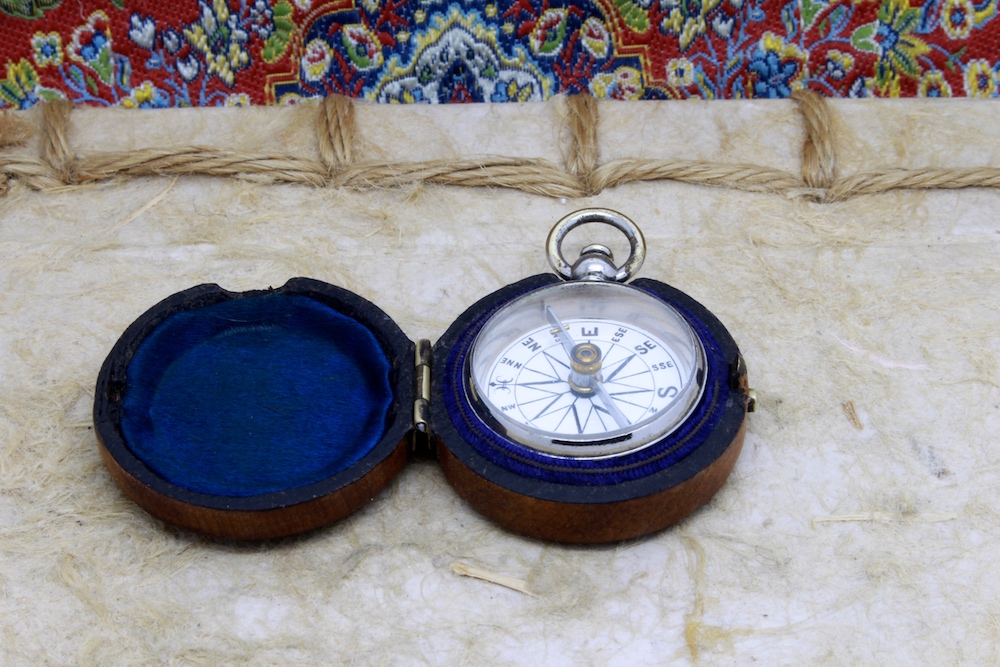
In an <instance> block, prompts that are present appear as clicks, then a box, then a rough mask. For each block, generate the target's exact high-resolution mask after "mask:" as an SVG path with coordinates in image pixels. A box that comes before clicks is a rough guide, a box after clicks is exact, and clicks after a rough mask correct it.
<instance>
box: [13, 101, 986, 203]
mask: <svg viewBox="0 0 1000 667" xmlns="http://www.w3.org/2000/svg"><path fill="white" fill-rule="evenodd" d="M792 99H793V100H794V101H795V102H796V103H797V105H798V108H799V110H800V112H801V114H802V117H803V122H804V126H805V139H804V141H803V146H802V173H801V175H795V174H792V173H790V172H787V171H784V170H781V169H775V168H772V167H765V166H761V165H755V164H729V163H721V162H712V161H706V160H680V159H667V160H656V159H644V158H623V159H617V160H611V161H609V162H606V163H603V164H601V163H600V161H599V149H598V145H599V142H598V136H599V135H598V130H599V115H598V109H599V105H598V102H597V100H596V99H594V98H593V97H591V96H589V95H575V96H571V97H568V98H565V99H564V101H563V102H562V104H563V106H562V111H563V113H562V123H563V124H564V126H565V129H566V131H567V134H568V135H569V145H568V147H567V150H566V152H565V155H566V158H565V163H564V165H562V166H560V165H557V164H554V163H552V162H550V161H548V160H542V159H532V158H512V157H503V156H499V157H481V158H467V159H458V160H427V161H423V162H384V161H371V160H359V159H358V150H357V147H358V145H359V139H360V137H359V132H358V128H357V123H356V119H355V107H356V105H357V103H356V102H355V101H354V100H352V99H350V98H347V97H342V96H338V95H331V96H328V97H326V98H325V99H324V100H323V102H322V103H321V104H320V105H318V108H317V116H316V124H315V127H316V142H317V148H318V152H319V160H315V159H312V158H304V157H300V156H296V155H289V154H255V153H244V152H240V151H232V150H227V149H219V148H214V147H204V146H187V147H176V148H144V149H138V150H133V151H114V152H105V153H96V154H92V155H85V156H77V155H76V154H75V153H74V151H73V150H72V147H71V145H70V142H69V127H70V116H71V114H72V111H73V105H72V103H70V102H67V101H55V102H49V103H46V104H43V105H42V122H41V126H40V128H39V130H40V133H41V142H40V155H39V157H32V156H29V155H24V154H15V153H11V152H9V151H2V150H0V196H3V195H5V194H6V193H7V192H8V190H9V188H10V181H11V180H18V181H20V182H22V183H24V184H25V185H26V186H28V187H30V188H34V189H37V190H50V189H53V188H58V187H61V186H65V185H69V184H74V183H89V182H94V181H102V180H106V179H109V178H113V177H118V176H143V175H161V174H162V175H194V174H202V175H216V176H230V177H241V178H255V179H258V180H266V181H274V182H285V183H305V184H309V185H314V186H317V187H322V186H333V187H339V188H351V189H357V190H363V189H368V188H376V187H399V186H406V185H414V184H418V183H436V184H441V185H454V186H466V187H500V188H513V189H517V190H521V191H524V192H529V193H532V194H538V195H544V196H548V197H566V198H577V197H586V196H592V195H595V194H598V193H600V192H602V191H604V190H605V189H608V188H613V187H617V186H619V185H623V184H625V183H631V182H635V181H664V180H672V181H681V182H684V183H692V184H698V185H706V186H713V187H725V188H733V189H738V190H745V191H750V192H765V193H774V194H780V195H783V196H785V197H803V196H804V197H808V198H809V199H812V200H815V201H818V202H839V201H845V200H847V199H851V198H853V197H859V196H865V195H872V194H880V193H884V192H888V191H890V190H897V189H952V188H968V187H986V188H1000V168H996V167H969V168H950V169H943V168H933V167H924V168H913V169H904V168H887V169H882V170H877V171H865V172H860V173H856V174H852V175H850V176H846V177H840V178H838V177H837V173H836V172H837V169H836V152H835V149H834V138H835V137H834V118H833V115H832V110H831V108H830V105H829V104H828V103H827V101H826V99H825V98H824V97H822V96H821V95H819V94H817V93H815V92H813V91H809V90H800V91H796V92H795V93H794V94H793V95H792ZM12 119H13V120H12ZM25 127H26V124H25V123H23V122H22V121H20V120H19V119H17V118H16V117H15V116H12V115H8V114H7V113H4V114H2V115H0V149H3V148H9V147H13V146H18V145H23V143H24V142H25V141H26V139H27V137H28V136H29V135H30V129H28V130H26V129H25Z"/></svg>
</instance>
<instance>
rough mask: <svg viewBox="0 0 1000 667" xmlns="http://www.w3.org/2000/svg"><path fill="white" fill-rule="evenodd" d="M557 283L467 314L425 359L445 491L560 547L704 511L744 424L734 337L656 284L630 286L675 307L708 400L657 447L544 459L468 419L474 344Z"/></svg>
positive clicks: (534, 283)
mask: <svg viewBox="0 0 1000 667" xmlns="http://www.w3.org/2000/svg"><path fill="white" fill-rule="evenodd" d="M558 282H560V280H559V278H557V277H556V276H554V275H539V276H534V277H532V278H527V279H525V280H522V281H520V282H518V283H514V284H512V285H509V286H507V287H505V288H503V289H501V290H499V291H497V292H494V293H493V294H491V295H489V296H487V297H485V298H483V299H482V300H480V301H479V302H478V303H476V304H475V305H473V306H472V307H471V308H469V309H468V310H467V311H466V312H465V313H464V314H463V315H462V316H461V317H460V318H459V319H458V320H457V321H456V322H455V323H454V324H453V325H452V326H451V328H449V330H448V331H447V332H446V333H445V334H444V336H442V338H441V339H440V340H439V341H438V342H437V344H436V345H435V347H434V360H435V363H434V372H433V392H432V393H433V395H434V397H435V400H434V401H433V402H432V404H431V416H432V426H433V430H434V433H435V434H436V436H437V438H438V447H437V449H438V457H439V459H440V461H441V466H442V468H443V469H444V472H445V475H446V476H447V477H448V479H449V481H450V482H451V484H452V486H453V487H454V488H455V489H456V491H458V493H459V494H460V495H461V496H463V497H464V498H465V499H466V500H467V501H468V502H469V503H470V504H471V505H473V506H474V507H475V508H476V509H477V510H479V511H480V512H481V513H483V514H484V515H486V516H488V517H490V518H491V519H493V520H494V521H496V522H497V523H499V524H500V525H502V526H504V527H506V528H509V529H511V530H514V531H517V532H520V533H524V534H526V535H530V536H533V537H539V538H542V539H546V540H554V541H559V542H612V541H617V540H623V539H627V538H631V537H637V536H640V535H645V534H647V533H650V532H653V531H656V530H660V529H662V528H665V527H666V526H669V525H671V524H673V523H676V522H677V521H679V520H680V519H682V518H684V517H685V516H687V515H688V514H690V513H691V512H692V511H694V510H695V509H697V508H698V507H700V506H701V505H702V504H704V503H705V502H707V501H708V499H709V498H711V496H712V495H713V494H714V493H715V492H716V491H717V490H718V489H719V488H720V487H721V486H722V484H723V483H724V482H725V480H726V478H727V477H728V476H729V473H730V472H731V471H732V468H733V465H734V464H735V462H736V459H737V457H738V456H739V452H740V449H741V447H742V444H743V437H744V432H745V418H746V412H747V400H748V399H747V376H746V367H745V365H744V364H743V360H742V357H741V356H740V353H739V350H738V348H737V346H736V343H735V342H734V341H733V339H732V337H731V336H730V335H729V333H728V332H727V331H726V329H725V327H723V326H722V324H721V323H720V322H719V320H718V319H716V318H715V316H714V315H712V314H711V313H710V312H709V311H708V310H707V309H706V308H705V307H704V306H702V305H701V304H699V303H698V302H697V301H695V300H694V299H692V298H691V297H689V296H687V295H686V294H684V293H682V292H680V291H678V290H676V289H674V288H672V287H670V286H668V285H666V284H664V283H661V282H657V281H654V280H647V279H640V280H635V281H633V282H631V283H630V284H631V285H632V286H633V287H635V288H637V289H640V290H643V291H645V292H647V293H648V294H650V295H651V296H653V297H655V298H657V299H660V300H662V301H664V302H666V303H667V304H669V305H670V306H672V307H673V308H674V309H675V310H676V311H677V312H679V313H680V314H681V316H682V317H683V318H684V319H685V320H686V321H687V323H688V324H689V325H690V326H691V328H692V329H693V330H694V332H695V333H696V335H697V336H698V338H699V339H700V340H701V343H702V346H703V348H704V350H705V355H706V360H707V365H706V377H705V391H704V393H703V395H702V397H701V399H700V401H699V403H698V404H697V406H696V407H695V409H694V411H693V412H692V413H691V414H690V416H689V417H688V418H687V419H686V420H685V421H684V422H683V423H682V424H681V425H680V426H678V427H677V429H676V430H674V431H673V432H671V433H669V434H668V435H667V436H666V437H664V438H663V439H661V440H659V441H658V442H655V443H653V444H651V445H648V446H645V447H644V448H642V449H639V450H635V451H627V452H624V453H622V454H620V455H613V456H606V457H601V458H571V457H563V456H557V455H553V454H547V453H544V452H541V451H538V450H535V449H533V448H530V447H527V446H525V445H522V444H520V443H518V442H516V441H514V440H512V439H510V438H508V437H506V436H504V435H503V433H502V429H501V428H499V427H498V426H497V425H496V423H495V422H492V421H490V420H488V418H484V416H483V415H482V414H481V412H480V411H479V410H477V408H476V407H475V403H476V402H475V401H473V400H472V398H471V391H470V388H469V382H468V377H469V371H468V368H469V357H470V355H471V351H472V347H473V344H474V342H475V340H476V336H477V334H478V333H479V331H480V330H481V329H482V328H483V326H484V325H485V324H486V322H487V321H488V320H489V318H490V317H491V316H492V315H493V314H494V313H496V312H497V311H498V310H500V309H501V308H502V307H504V306H505V305H507V304H508V303H510V302H511V301H513V300H514V299H517V298H518V297H521V296H523V295H525V294H528V293H529V292H531V291H533V290H536V289H539V288H542V287H545V286H548V285H552V284H556V283H558Z"/></svg>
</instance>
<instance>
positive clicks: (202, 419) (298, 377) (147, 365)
mask: <svg viewBox="0 0 1000 667" xmlns="http://www.w3.org/2000/svg"><path fill="white" fill-rule="evenodd" d="M390 372H391V367H390V362H389V359H388V357H387V355H386V353H385V351H384V350H383V348H382V346H381V345H380V344H379V343H378V341H377V340H376V338H375V336H374V335H373V334H372V333H371V331H369V330H368V329H367V328H366V327H365V326H363V325H361V324H360V323H358V322H357V321H356V320H354V319H352V318H350V317H348V316H346V315H344V314H342V313H339V312H337V311H336V310H334V309H332V308H330V307H329V306H326V305H324V304H321V303H319V302H317V301H315V300H313V299H310V298H308V297H305V296H299V295H282V294H269V295H264V296H254V297H250V298H241V299H234V300H232V301H224V302H221V303H216V304H213V305H210V306H206V307H203V308H197V309H193V310H186V311H182V312H179V313H175V314H173V315H171V316H169V317H168V318H167V319H166V320H164V321H163V322H161V323H160V324H159V325H158V326H157V328H156V329H155V330H153V332H152V333H150V334H149V335H148V336H147V337H146V338H145V339H144V340H143V342H142V343H141V344H140V346H139V348H138V349H137V350H136V352H135V355H134V356H133V358H132V360H131V361H130V362H129V365H128V372H127V384H126V387H127V388H126V390H125V395H124V399H123V415H122V420H121V429H122V434H123V436H124V438H125V442H126V445H127V446H128V448H129V449H130V450H131V451H132V453H133V454H134V455H135V456H136V457H137V458H138V459H140V460H141V461H142V462H143V463H145V465H146V466H147V467H149V468H150V469H151V470H153V471H154V472H155V473H157V474H158V475H159V476H161V477H162V478H164V479H165V480H167V481H168V482H170V483H172V484H176V485H178V486H181V487H183V488H186V489H190V490H192V491H197V492H201V493H207V494H213V495H219V496H233V497H245V496H254V495H259V494H263V493H270V492H275V491H282V490H286V489H293V488H297V487H301V486H306V485H308V484H312V483H315V482H319V481H322V480H323V479H326V478H327V477H330V476H331V475H334V474H336V473H338V472H341V471H343V470H345V469H347V468H348V467H350V466H351V465H352V464H354V463H355V462H357V461H358V460H360V459H361V458H362V457H364V456H365V454H367V453H368V452H369V451H371V449H372V448H373V447H374V446H375V445H376V444H377V443H378V441H379V439H380V438H381V437H382V435H383V433H384V432H385V426H386V420H387V416H388V414H389V410H390V406H391V403H392V389H391V387H390Z"/></svg>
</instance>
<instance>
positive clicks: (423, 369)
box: [413, 338, 431, 433]
mask: <svg viewBox="0 0 1000 667" xmlns="http://www.w3.org/2000/svg"><path fill="white" fill-rule="evenodd" d="M414 378H415V380H414V381H415V382H416V398H415V399H414V401H413V428H414V429H415V430H416V431H418V432H420V433H427V432H428V431H429V430H430V426H429V424H428V422H429V421H430V417H431V412H430V411H431V342H430V341H429V340H427V339H425V338H422V339H420V340H418V341H417V346H416V350H415V359H414Z"/></svg>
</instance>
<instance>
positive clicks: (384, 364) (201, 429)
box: [94, 274, 748, 543]
mask: <svg viewBox="0 0 1000 667" xmlns="http://www.w3.org/2000/svg"><path fill="white" fill-rule="evenodd" d="M558 281H559V278H557V277H556V276H554V275H550V274H546V275H540V276H534V277H532V278H527V279H525V280H522V281H520V282H518V283H515V284H513V285H509V286H507V287H505V288H503V289H501V290H499V291H497V292H495V293H493V294H490V295H489V296H487V297H485V298H483V299H482V300H480V301H479V302H478V303H476V304H475V305H473V306H472V307H470V308H469V309H468V310H467V311H466V312H465V313H464V314H463V315H462V316H461V317H459V319H458V320H456V322H455V323H454V324H453V325H452V326H451V327H450V328H449V330H448V331H447V332H446V333H445V334H444V335H443V336H442V338H441V339H440V340H439V341H438V343H437V344H436V345H435V346H434V348H433V352H432V353H431V352H430V346H429V343H427V341H420V342H419V343H418V344H417V345H414V343H413V342H411V341H410V340H409V339H407V337H406V336H405V335H404V334H403V332H402V331H401V330H400V329H399V327H398V326H397V325H396V324H395V323H394V322H393V321H392V320H391V319H390V318H389V317H388V316H387V315H386V314H385V313H384V312H383V311H381V310H380V309H379V308H378V307H376V306H375V305H374V304H372V303H370V302H368V301H366V300H365V299H362V298H361V297H359V296H357V295H356V294H353V293H351V292H349V291H346V290H344V289H341V288H339V287H335V286H333V285H329V284H327V283H323V282H321V281H317V280H312V279H308V278H294V279H292V280H290V281H288V283H286V284H285V285H284V286H282V287H280V288H277V289H268V290H260V291H251V292H241V293H236V292H229V291H226V290H224V289H222V288H221V287H219V286H218V285H200V286H197V287H193V288H191V289H188V290H185V291H183V292H180V293H177V294H174V295H173V296H170V297H168V298H167V299H165V300H164V301H162V302H160V303H159V304H157V305H156V306H154V307H153V308H151V309H150V310H149V311H147V312H146V313H145V314H143V315H142V316H141V317H140V318H139V319H138V320H136V321H135V322H134V323H133V324H132V325H131V326H130V327H129V328H128V329H127V330H126V331H125V333H124V334H123V335H122V337H121V338H120V339H119V341H118V342H117V344H116V345H115V346H114V348H113V349H112V351H111V353H110V354H109V355H108V357H107V359H106V360H105V362H104V365H103V367H102V368H101V371H100V374H99V376H98V380H97V388H96V396H95V403H94V424H95V430H96V433H97V439H98V445H99V447H100V452H101V456H102V458H103V460H104V462H105V464H106V465H107V467H108V469H109V471H110V472H111V475H112V477H113V478H114V480H115V482H116V483H117V484H118V485H119V486H120V487H121V489H122V490H123V491H124V492H125V494H126V495H127V496H128V497H129V498H131V499H132V500H134V501H135V502H136V503H137V504H139V505H140V506H141V507H143V508H144V509H145V510H146V511H148V512H149V513H150V514H152V515H153V516H155V517H157V518H159V519H162V520H163V521H165V522H167V523H170V524H173V525H176V526H178V527H181V528H185V529H190V530H194V531H197V532H200V533H205V534H208V535H213V536H219V537H226V538H235V539H264V538H274V537H281V536H286V535H292V534H295V533H299V532H303V531H306V530H310V529H313V528H317V527H319V526H323V525H325V524H328V523H330V522H332V521H336V520H337V519H340V518H342V517H344V516H346V515H347V514H349V513H351V512H353V511H354V510H355V509H358V508H359V507H360V506H361V505H363V504H365V503H367V502H368V501H370V500H371V499H373V498H374V497H375V495H377V494H378V492H379V491H380V490H381V489H382V488H383V487H385V486H386V484H388V483H389V481H391V480H392V478H393V477H395V475H396V474H398V473H399V471H400V470H402V468H403V466H404V465H405V464H406V461H407V459H408V457H409V456H410V450H411V446H410V445H411V441H412V440H413V437H412V436H413V431H414V428H415V427H416V428H418V429H420V430H422V431H427V432H428V433H429V434H430V439H429V441H430V443H431V444H432V448H433V449H434V450H435V451H436V455H437V457H438V459H439V461H440V464H441V466H442V469H443V471H444V473H445V476H446V477H447V478H448V480H449V482H450V483H451V484H452V486H453V487H454V488H455V490H456V491H457V492H458V493H459V495H461V496H462V497H463V498H465V499H466V500H467V501H468V502H469V503H470V504H471V505H472V506H473V507H474V508H476V509H477V510H478V511H479V512H481V513H482V514H484V515H485V516H487V517H489V518H490V519H492V520H493V521H495V522H497V523H498V524H500V525H501V526H504V527H505V528H508V529H510V530H514V531H516V532H519V533H523V534H526V535H530V536H533V537H538V538H541V539H547V540H555V541H561V542H580V543H587V542H610V541H616V540H622V539H626V538H630V537H636V536H639V535H644V534H647V533H650V532H653V531H656V530H660V529H662V528H664V527H666V526H669V525H670V524H673V523H675V522H677V521H678V520H680V519H682V518H683V517H685V516H687V515H688V514H689V513H691V512H692V511H694V510H695V509H696V508H698V507H699V506H701V505H702V504H704V503H705V502H706V501H707V500H708V499H709V498H710V497H711V496H712V495H713V494H714V493H715V492H716V491H717V490H718V489H719V487H721V486H722V484H723V483H724V481H725V480H726V478H727V477H728V476H729V473H730V471H731V470H732V467H733V465H734V463H735V461H736V458H737V457H738V456H739V452H740V448H741V446H742V443H743V436H744V429H745V417H746V412H747V405H748V394H747V392H748V390H747V380H746V368H745V365H744V364H743V361H742V357H741V356H740V353H739V350H738V349H737V347H736V344H735V343H734V342H733V339H732V337H731V336H730V335H729V334H728V332H727V331H726V330H725V328H724V327H723V326H722V325H721V323H719V321H718V320H717V319H716V318H715V317H714V316H713V315H712V314H711V313H709V312H708V311H707V310H706V309H705V308H704V307H702V306H701V305H700V304H698V303H697V302H696V301H694V300H693V299H691V298H690V297H688V296H686V295H684V294H683V293H681V292H678V291H677V290H674V289H673V288H671V287H669V286H667V285H664V284H663V283H658V282H656V281H651V280H636V281H633V282H632V283H631V284H632V285H633V286H636V287H638V288H640V289H644V290H646V291H648V292H649V293H650V294H653V295H654V296H656V297H657V298H661V299H664V300H665V301H667V302H668V303H670V304H671V305H673V306H674V307H675V308H677V309H678V311H679V312H681V313H682V315H684V317H685V318H686V319H688V321H689V322H690V323H692V325H693V327H694V328H695V330H696V331H697V332H698V335H699V336H700V337H701V338H702V342H703V345H705V348H706V351H708V352H709V356H710V368H712V369H714V370H715V372H714V374H711V377H710V378H709V385H710V390H709V391H706V393H705V395H704V396H703V398H702V405H700V406H699V408H698V410H696V412H695V413H694V414H693V415H692V418H691V419H689V420H688V421H687V422H685V424H684V425H683V426H682V427H681V428H680V429H678V431H677V432H676V433H673V434H671V435H669V436H667V437H666V438H665V439H664V441H662V442H660V443H657V444H656V445H654V446H652V447H649V448H647V449H648V450H649V451H648V452H647V453H646V454H645V455H643V456H641V457H638V458H636V457H634V456H633V457H632V458H631V459H628V460H620V461H615V460H612V461H610V463H608V464H607V465H604V466H603V467H602V469H601V470H598V471H596V472H595V471H594V470H590V469H586V470H584V469H582V468H581V469H575V470H574V469H570V470H568V471H567V470H565V469H564V468H565V467H566V466H565V465H564V463H565V459H561V458H560V457H552V456H545V457H539V455H538V453H532V452H531V450H529V449H528V448H525V447H524V446H523V445H519V444H517V443H514V442H513V441H511V440H509V439H506V438H504V436H503V435H502V433H497V432H496V431H495V430H494V429H493V427H492V426H491V425H489V424H487V423H486V422H485V421H484V420H483V419H482V417H481V416H480V415H478V414H477V412H476V410H475V409H474V408H473V407H472V406H471V404H470V403H469V401H468V399H467V396H466V394H465V392H466V390H467V388H466V386H465V384H466V383H465V381H464V380H463V378H464V377H465V364H466V363H467V362H466V358H467V355H468V352H469V348H470V346H471V343H472V341H473V340H474V339H475V335H476V333H477V332H478V330H479V329H480V328H481V327H482V325H483V324H484V323H485V321H486V320H487V319H488V318H489V316H490V315H491V314H492V313H494V312H496V310H498V309H499V308H500V307H502V306H503V305H504V304H506V303H508V302H509V301H511V300H512V299H514V298H517V297H518V296H520V295H522V294H524V293H526V292H528V291H530V290H532V289H536V288H538V287H542V286H545V285H549V284H552V283H555V282H558ZM644 451H645V450H644ZM583 468H586V466H583Z"/></svg>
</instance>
